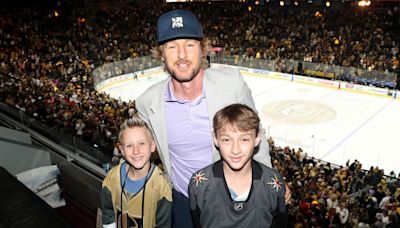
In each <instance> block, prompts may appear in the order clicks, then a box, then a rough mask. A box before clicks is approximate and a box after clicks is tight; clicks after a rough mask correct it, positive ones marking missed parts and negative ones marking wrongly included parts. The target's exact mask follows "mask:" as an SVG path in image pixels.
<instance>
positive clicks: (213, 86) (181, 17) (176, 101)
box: [136, 10, 272, 228]
mask: <svg viewBox="0 0 400 228" xmlns="http://www.w3.org/2000/svg"><path fill="white" fill-rule="evenodd" d="M157 38H158V40H157V42H158V44H159V45H158V47H156V48H155V49H154V50H153V53H154V56H155V57H157V58H160V59H161V60H162V61H163V62H164V67H165V70H166V71H167V72H168V73H169V75H170V77H169V78H167V79H166V80H164V81H162V82H159V83H157V84H155V85H153V86H152V87H150V88H149V89H148V90H147V91H146V92H144V93H143V94H142V95H141V96H140V97H139V98H138V99H137V100H136V108H137V110H138V112H139V115H140V116H141V117H142V118H143V119H144V120H145V121H146V122H147V123H148V125H149V127H150V128H151V129H152V130H153V133H154V135H155V140H156V143H157V149H158V153H159V156H160V159H161V161H162V162H163V165H164V168H165V171H166V172H167V173H168V174H169V176H170V177H171V179H172V182H173V185H174V189H173V206H172V216H173V218H172V223H173V227H185V228H187V227H192V221H191V217H190V208H189V199H188V184H189V180H190V178H191V175H192V174H193V173H194V172H195V171H197V170H199V169H201V168H203V167H205V166H208V165H210V164H211V163H213V161H217V160H219V159H220V155H219V152H218V150H216V148H215V147H214V145H213V138H212V119H213V116H214V114H215V113H216V112H217V111H218V110H220V109H221V108H223V107H225V106H227V105H229V104H233V103H242V104H246V105H247V106H249V107H251V108H253V109H255V105H254V101H253V98H252V95H251V91H250V89H249V87H248V86H247V84H246V82H245V81H244V80H243V77H242V76H241V75H240V73H239V72H238V71H237V70H233V69H229V68H227V69H223V70H215V69H209V68H208V62H207V61H206V56H207V55H206V54H207V51H208V41H207V39H205V38H204V35H203V29H202V26H201V24H200V22H199V20H198V19H197V18H196V16H195V15H194V14H193V13H191V12H189V11H185V10H173V11H170V12H167V13H165V14H163V15H161V16H160V18H159V19H158V22H157ZM266 142H267V139H266V137H265V133H264V132H263V134H262V136H261V144H260V146H259V151H260V152H259V153H256V154H255V156H254V159H255V160H257V161H259V162H261V163H263V164H265V165H267V166H268V167H272V166H271V158H270V156H269V151H268V145H267V143H266Z"/></svg>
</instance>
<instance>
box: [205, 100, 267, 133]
mask: <svg viewBox="0 0 400 228" xmlns="http://www.w3.org/2000/svg"><path fill="white" fill-rule="evenodd" d="M227 125H231V126H233V127H234V128H236V129H238V130H240V131H250V130H253V129H254V130H256V135H258V133H259V131H260V118H259V117H258V115H257V113H256V112H255V111H254V110H253V109H251V108H250V107H249V106H247V105H244V104H232V105H229V106H226V107H225V108H223V109H221V110H219V111H218V112H217V113H216V114H215V116H214V119H213V128H214V134H215V136H217V133H218V130H220V129H221V128H223V127H225V126H227Z"/></svg>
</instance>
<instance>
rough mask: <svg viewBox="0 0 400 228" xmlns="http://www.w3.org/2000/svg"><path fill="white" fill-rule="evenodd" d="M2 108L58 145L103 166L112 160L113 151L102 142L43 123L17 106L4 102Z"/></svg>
mask: <svg viewBox="0 0 400 228" xmlns="http://www.w3.org/2000/svg"><path fill="white" fill-rule="evenodd" d="M0 110H1V112H3V113H7V115H8V116H10V117H12V118H13V119H15V120H18V121H19V122H20V123H21V124H23V125H25V126H27V127H29V128H31V129H32V130H34V131H36V132H38V133H39V134H41V135H43V136H45V137H47V138H49V139H50V140H52V141H54V142H55V143H57V144H58V145H60V146H63V147H64V148H66V149H69V150H71V151H73V152H74V153H79V155H80V156H82V157H84V158H86V159H87V160H89V161H91V162H92V163H94V164H96V165H98V166H99V167H102V166H104V164H106V163H109V162H110V161H111V158H112V154H111V153H112V151H110V152H109V153H107V152H106V151H105V148H103V147H102V145H101V143H98V144H99V145H97V144H96V145H95V144H94V143H89V142H87V141H84V140H82V139H81V138H79V137H77V136H75V135H74V134H73V133H72V132H70V131H66V130H63V129H62V128H60V127H57V126H49V125H48V124H45V123H42V122H41V121H39V120H38V119H36V118H34V117H32V116H29V115H27V114H25V112H24V111H22V110H18V109H17V108H15V107H10V106H8V105H6V104H3V103H0Z"/></svg>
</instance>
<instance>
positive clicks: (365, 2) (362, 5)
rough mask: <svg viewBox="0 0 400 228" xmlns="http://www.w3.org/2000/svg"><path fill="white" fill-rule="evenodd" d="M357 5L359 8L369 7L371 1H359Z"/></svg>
mask: <svg viewBox="0 0 400 228" xmlns="http://www.w3.org/2000/svg"><path fill="white" fill-rule="evenodd" d="M357 5H358V6H361V7H366V6H370V5H371V1H370V0H361V1H358V3H357Z"/></svg>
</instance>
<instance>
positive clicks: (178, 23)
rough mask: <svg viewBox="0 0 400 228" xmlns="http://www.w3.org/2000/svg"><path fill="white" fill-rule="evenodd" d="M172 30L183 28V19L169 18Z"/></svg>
mask: <svg viewBox="0 0 400 228" xmlns="http://www.w3.org/2000/svg"><path fill="white" fill-rule="evenodd" d="M171 21H172V28H183V17H173V18H171Z"/></svg>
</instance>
